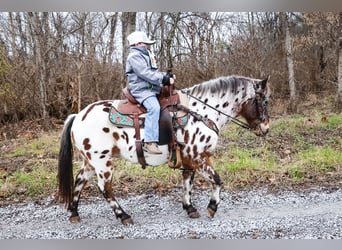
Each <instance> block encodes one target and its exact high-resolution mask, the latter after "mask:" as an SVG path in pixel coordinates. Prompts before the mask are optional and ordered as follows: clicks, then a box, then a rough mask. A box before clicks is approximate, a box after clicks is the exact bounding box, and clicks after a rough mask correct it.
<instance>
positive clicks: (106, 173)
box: [104, 172, 110, 180]
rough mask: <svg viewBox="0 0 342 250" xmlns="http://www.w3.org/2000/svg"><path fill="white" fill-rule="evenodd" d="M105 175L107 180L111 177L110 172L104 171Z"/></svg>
mask: <svg viewBox="0 0 342 250" xmlns="http://www.w3.org/2000/svg"><path fill="white" fill-rule="evenodd" d="M104 177H105V179H106V180H108V178H109V177H110V172H105V173H104Z"/></svg>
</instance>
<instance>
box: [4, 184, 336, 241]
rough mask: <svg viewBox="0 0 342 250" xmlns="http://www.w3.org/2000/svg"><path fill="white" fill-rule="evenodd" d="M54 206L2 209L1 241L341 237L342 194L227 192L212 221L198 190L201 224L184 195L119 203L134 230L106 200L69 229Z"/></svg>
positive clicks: (84, 206) (85, 210)
mask: <svg viewBox="0 0 342 250" xmlns="http://www.w3.org/2000/svg"><path fill="white" fill-rule="evenodd" d="M51 201H52V199H51V198H47V199H45V200H43V201H41V202H29V203H22V204H13V205H9V206H5V207H2V208H0V218H1V221H0V239H8V238H12V239H13V238H15V239H25V238H34V239H79V238H99V239H117V238H123V239H186V238H205V239H213V238H220V239H245V238H262V239H269V238H272V239H274V238H290V239H318V238H324V239H330V238H342V209H341V207H342V190H341V189H337V190H319V189H316V190H312V191H307V192H302V193H298V192H283V193H281V194H271V193H267V192H266V191H265V190H256V191H248V192H247V191H246V192H234V193H228V192H223V193H222V202H221V204H220V206H219V210H218V212H217V214H216V216H215V218H213V219H210V218H208V217H207V214H206V205H207V203H208V201H209V193H207V192H200V191H198V190H197V191H195V192H194V195H193V201H194V204H195V206H196V207H197V208H198V209H199V211H200V212H201V215H202V216H201V217H200V218H199V219H189V218H188V217H187V215H186V213H185V211H183V210H182V207H181V190H175V191H174V192H172V193H171V194H169V195H167V196H159V195H140V196H128V198H127V199H123V198H120V199H119V202H120V204H121V205H122V206H123V208H124V209H125V210H126V211H127V212H129V213H130V214H131V215H132V218H133V220H134V222H135V224H134V225H131V226H123V225H121V223H120V221H119V220H117V219H115V216H114V214H113V213H112V211H111V210H110V208H109V206H108V205H107V203H106V202H105V201H104V199H102V198H92V199H89V200H87V201H85V200H84V199H83V200H82V203H81V204H80V216H81V222H80V223H79V224H70V223H69V221H68V216H69V213H67V212H66V210H65V209H64V208H63V206H61V205H59V204H54V203H52V202H51Z"/></svg>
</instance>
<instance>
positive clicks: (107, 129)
mask: <svg viewBox="0 0 342 250" xmlns="http://www.w3.org/2000/svg"><path fill="white" fill-rule="evenodd" d="M102 130H103V132H105V133H109V131H110V129H109V128H103V129H102Z"/></svg>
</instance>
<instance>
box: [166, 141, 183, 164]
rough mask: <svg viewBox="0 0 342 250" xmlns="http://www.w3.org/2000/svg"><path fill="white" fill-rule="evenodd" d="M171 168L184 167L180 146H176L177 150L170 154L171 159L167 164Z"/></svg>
mask: <svg viewBox="0 0 342 250" xmlns="http://www.w3.org/2000/svg"><path fill="white" fill-rule="evenodd" d="M167 164H168V165H169V167H170V168H173V169H175V168H180V166H182V158H181V154H180V147H179V145H177V146H176V149H172V150H171V152H170V157H169V160H168V162H167Z"/></svg>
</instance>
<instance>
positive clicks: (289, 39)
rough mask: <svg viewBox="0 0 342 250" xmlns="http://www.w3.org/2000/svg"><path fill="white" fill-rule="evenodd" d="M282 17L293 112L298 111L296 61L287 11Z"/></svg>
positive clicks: (290, 107)
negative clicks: (294, 61)
mask: <svg viewBox="0 0 342 250" xmlns="http://www.w3.org/2000/svg"><path fill="white" fill-rule="evenodd" d="M282 18H283V22H284V28H285V55H286V61H287V70H288V79H289V89H290V104H289V105H290V106H289V109H290V111H291V112H293V111H297V95H296V83H295V76H294V63H293V54H292V37H291V32H290V22H289V20H288V16H287V14H286V13H282Z"/></svg>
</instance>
